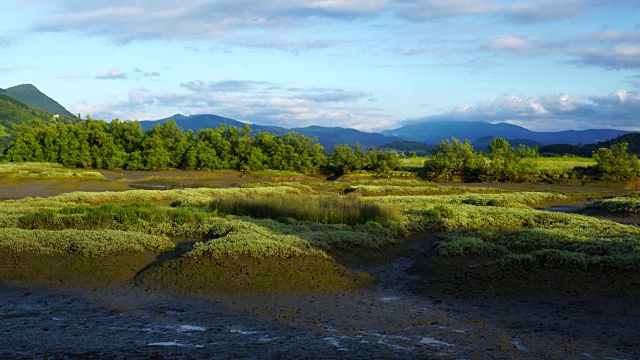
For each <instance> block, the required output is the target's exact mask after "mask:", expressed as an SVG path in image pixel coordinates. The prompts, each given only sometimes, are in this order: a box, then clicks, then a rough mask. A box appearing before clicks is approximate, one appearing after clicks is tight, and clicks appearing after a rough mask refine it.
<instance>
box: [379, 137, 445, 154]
mask: <svg viewBox="0 0 640 360" xmlns="http://www.w3.org/2000/svg"><path fill="white" fill-rule="evenodd" d="M380 148H381V149H388V150H393V151H396V152H403V153H405V154H408V153H409V152H410V151H415V152H416V155H418V156H427V155H431V154H432V151H433V150H434V149H435V148H436V147H435V146H433V145H427V144H425V143H421V142H418V141H407V140H401V141H394V142H392V143H389V144H384V145H382V146H380Z"/></svg>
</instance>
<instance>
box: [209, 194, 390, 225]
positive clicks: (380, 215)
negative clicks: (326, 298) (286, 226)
mask: <svg viewBox="0 0 640 360" xmlns="http://www.w3.org/2000/svg"><path fill="white" fill-rule="evenodd" d="M209 210H210V211H214V212H217V213H220V214H231V215H246V216H251V217H254V218H262V219H264V218H268V219H287V218H293V219H297V220H303V221H310V222H315V223H323V224H348V225H356V224H363V223H366V222H368V221H379V222H383V221H399V220H401V219H402V212H401V211H400V210H399V209H398V208H397V207H395V206H390V205H381V204H375V203H371V202H362V201H360V200H359V199H357V198H353V197H344V196H338V195H332V196H320V195H316V196H291V195H281V194H270V195H267V194H265V195H260V196H252V197H247V196H220V197H217V198H215V199H213V200H212V201H211V203H210V205H209Z"/></svg>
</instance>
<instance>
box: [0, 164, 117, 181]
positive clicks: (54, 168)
mask: <svg viewBox="0 0 640 360" xmlns="http://www.w3.org/2000/svg"><path fill="white" fill-rule="evenodd" d="M0 178H4V179H90V180H105V177H104V175H102V174H101V173H100V172H98V171H90V170H80V169H67V168H64V167H63V166H62V165H60V164H54V163H30V162H22V163H5V164H0Z"/></svg>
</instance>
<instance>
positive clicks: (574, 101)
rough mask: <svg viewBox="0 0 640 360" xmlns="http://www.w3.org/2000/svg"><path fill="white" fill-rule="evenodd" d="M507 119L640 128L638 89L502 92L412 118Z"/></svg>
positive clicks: (555, 126) (557, 126) (551, 126)
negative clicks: (592, 92)
mask: <svg viewBox="0 0 640 360" xmlns="http://www.w3.org/2000/svg"><path fill="white" fill-rule="evenodd" d="M433 120H453V121H486V122H492V123H495V122H509V123H512V124H517V125H520V126H524V127H526V128H528V129H532V130H566V129H589V128H616V129H624V130H634V131H640V92H638V91H629V90H618V91H615V92H612V93H611V94H609V95H591V96H571V95H568V94H565V93H559V94H548V95H542V96H530V97H524V96H513V95H505V96H502V97H500V98H497V99H494V100H492V101H486V102H481V103H478V104H475V105H460V106H458V107H456V108H454V109H453V110H451V111H449V112H446V113H443V114H440V115H435V116H428V117H426V118H422V119H418V120H413V121H433Z"/></svg>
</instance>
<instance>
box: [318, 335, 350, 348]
mask: <svg viewBox="0 0 640 360" xmlns="http://www.w3.org/2000/svg"><path fill="white" fill-rule="evenodd" d="M322 340H324V341H327V342H329V344H331V345H333V346H335V347H337V348H338V350H340V351H349V349H347V348H345V347H342V345H340V341H339V340H338V339H336V338H332V337H328V338H323V339H322Z"/></svg>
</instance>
